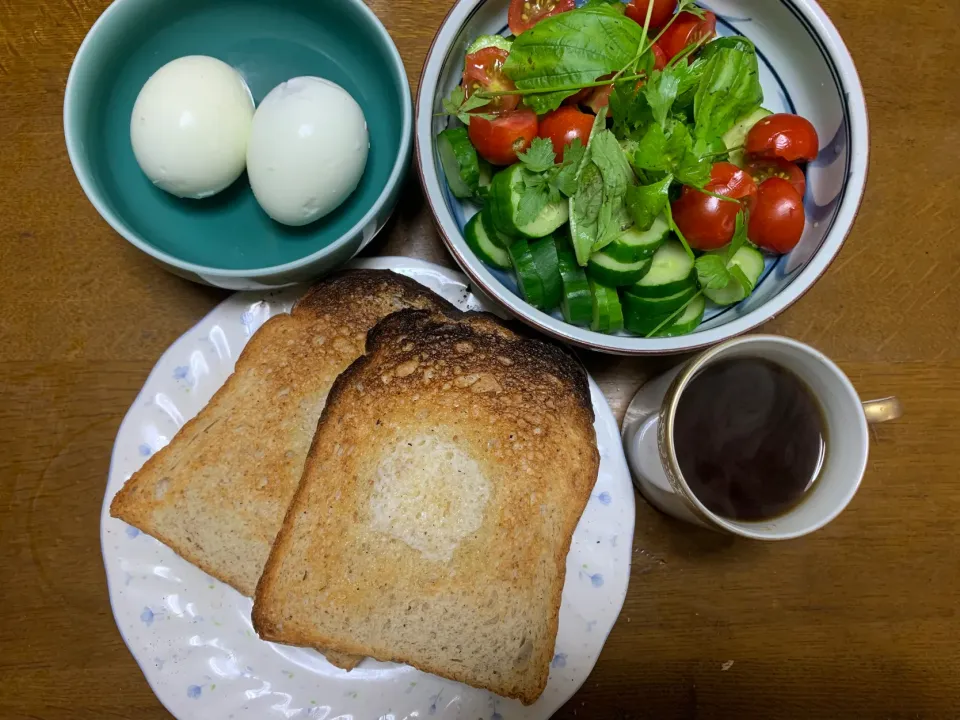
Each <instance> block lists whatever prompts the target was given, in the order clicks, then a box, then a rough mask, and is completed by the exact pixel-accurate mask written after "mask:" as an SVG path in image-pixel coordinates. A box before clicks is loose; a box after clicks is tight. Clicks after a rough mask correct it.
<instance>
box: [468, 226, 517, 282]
mask: <svg viewBox="0 0 960 720" xmlns="http://www.w3.org/2000/svg"><path fill="white" fill-rule="evenodd" d="M481 215H482V213H477V214H476V215H474V216H473V217H472V218H470V220H469V222H467V226H466V227H465V228H464V229H463V237H464V239H465V240H466V241H467V245H469V246H470V249H471V250H473V252H474V254H475V255H476V256H477V257H478V258H480V260H481V261H483V262H484V263H486V264H487V265H492V266H493V267H496V268H500V269H501V270H506V269H508V268H510V267H511V266H512V263H511V262H510V255H509V253H507V251H506V250H504V249H503V248H502V247H498V246H497V245H496V244H494V243H493V242H492V241H491V239H490V236H489V235H487V230H486V228H485V227H484V223H483V220H482V219H481V217H480V216H481Z"/></svg>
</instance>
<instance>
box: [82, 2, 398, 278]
mask: <svg viewBox="0 0 960 720" xmlns="http://www.w3.org/2000/svg"><path fill="white" fill-rule="evenodd" d="M183 55H211V56H213V57H216V58H219V59H221V60H223V61H224V62H226V63H228V64H229V65H232V66H233V67H235V68H236V69H237V70H239V71H240V73H241V74H242V75H243V76H244V77H245V78H246V81H247V83H248V84H249V86H250V89H251V90H252V92H253V95H254V99H255V100H256V101H257V102H258V103H259V102H260V100H262V99H263V97H264V96H265V95H266V94H267V93H268V92H269V91H270V90H271V89H272V88H274V87H275V86H276V85H278V84H279V83H281V82H283V81H284V80H288V79H289V78H292V77H296V76H300V75H316V76H319V77H323V78H326V79H328V80H332V81H333V82H335V83H337V84H339V85H341V86H342V87H344V88H345V89H346V90H347V91H348V92H349V93H350V94H351V95H353V97H354V98H356V100H357V102H359V103H360V105H361V107H362V108H363V112H364V114H365V116H366V119H367V124H368V126H369V132H370V154H369V157H368V160H367V167H366V170H365V172H364V175H363V179H362V180H361V181H360V185H359V187H358V188H357V190H356V191H355V192H354V193H353V194H352V195H351V196H350V197H349V198H348V199H347V201H346V202H345V203H344V204H343V205H342V206H341V207H340V208H339V209H337V210H335V211H334V212H333V213H331V214H330V215H328V216H327V217H325V218H321V219H320V220H318V221H317V222H315V223H313V224H311V225H308V226H306V227H303V228H290V227H286V226H283V225H280V224H278V223H275V222H273V221H272V220H271V219H270V218H269V217H267V215H266V214H265V213H264V212H263V211H262V210H261V209H260V207H259V206H258V205H257V202H256V200H255V199H254V197H253V193H252V191H251V190H250V186H249V183H248V182H247V178H246V175H243V176H241V178H240V179H239V180H237V182H236V183H235V184H234V185H232V186H231V187H229V188H228V189H227V190H225V191H223V192H222V193H220V194H218V195H215V196H214V197H212V198H208V199H206V200H182V199H179V198H176V197H173V196H172V195H168V194H167V193H165V192H163V191H162V190H159V189H157V188H155V187H154V186H153V185H152V183H151V182H150V181H149V180H148V179H147V178H146V176H145V175H144V174H143V173H142V172H141V171H140V168H139V166H138V165H137V162H136V159H135V158H134V155H133V149H132V147H131V145H130V115H131V112H132V110H133V104H134V101H135V100H136V98H137V94H138V93H139V92H140V88H141V87H142V86H143V84H144V83H145V82H146V80H147V78H149V77H150V75H152V74H153V73H154V72H155V71H156V70H157V69H159V68H160V67H161V66H162V65H164V64H166V63H167V62H169V61H170V60H173V59H175V58H178V57H181V56H183ZM64 132H65V135H66V140H67V151H68V153H69V155H70V161H71V163H72V164H73V169H74V172H75V173H76V175H77V178H78V179H79V181H80V185H81V186H82V187H83V190H84V192H85V193H86V194H87V197H88V198H89V199H90V201H91V202H92V203H93V205H94V206H95V207H96V209H97V211H98V212H99V213H100V214H101V215H102V216H103V218H104V219H105V220H106V221H107V222H108V223H110V225H111V226H112V227H113V228H114V229H115V230H116V231H117V232H119V233H120V234H121V235H122V236H123V237H124V238H126V239H127V240H129V241H130V242H131V243H133V244H134V245H136V246H137V247H138V248H140V249H141V250H143V251H144V252H146V253H148V254H149V255H150V256H152V257H153V258H154V259H155V260H157V261H158V262H159V263H160V264H162V265H163V266H165V267H166V268H167V269H168V270H170V271H172V272H174V273H177V274H178V275H182V276H183V277H187V278H189V279H191V280H196V281H199V282H204V283H208V284H211V285H216V286H219V287H226V288H230V289H237V290H240V289H256V288H262V287H269V286H279V285H285V284H289V283H293V282H298V281H302V280H307V279H310V278H313V277H317V276H318V275H321V274H323V273H324V272H326V271H329V270H332V269H333V268H335V267H337V266H338V265H341V264H343V263H344V262H346V261H347V260H349V259H350V258H351V257H352V256H353V255H355V254H356V253H357V252H358V251H359V250H360V248H361V247H363V245H364V244H366V243H367V242H369V241H370V240H371V239H372V238H373V236H374V235H376V233H377V232H378V231H379V230H380V228H382V227H383V225H384V223H385V222H386V221H387V218H388V217H389V216H390V213H391V212H392V211H393V208H394V206H395V205H396V201H397V196H398V194H399V190H400V184H401V181H402V180H403V177H404V175H405V172H406V169H407V166H408V164H409V160H410V149H411V135H412V106H411V100H410V87H409V85H408V83H407V76H406V72H405V71H404V68H403V63H402V62H401V60H400V55H399V53H398V52H397V49H396V47H395V46H394V44H393V41H392V40H391V39H390V36H389V34H388V33H387V31H386V29H384V27H383V25H381V24H380V22H379V20H377V18H376V16H375V15H374V14H373V13H372V12H371V11H370V10H369V9H368V8H367V6H366V5H364V4H363V2H362V1H361V0H115V2H114V3H113V4H112V5H110V7H108V8H107V10H106V11H105V12H104V13H103V15H102V16H101V17H100V18H99V19H98V20H97V22H96V23H95V24H94V26H93V28H92V29H91V30H90V32H89V33H88V35H87V37H86V39H85V40H84V41H83V44H82V45H81V46H80V50H79V51H78V53H77V57H76V59H75V60H74V63H73V68H72V69H71V71H70V77H69V79H68V80H67V90H66V96H65V99H64Z"/></svg>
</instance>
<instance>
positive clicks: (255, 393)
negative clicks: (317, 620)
mask: <svg viewBox="0 0 960 720" xmlns="http://www.w3.org/2000/svg"><path fill="white" fill-rule="evenodd" d="M452 307H453V306H452V305H450V304H449V303H448V302H447V301H446V300H444V299H443V298H441V297H439V296H438V295H436V294H434V293H433V292H431V291H430V290H428V289H427V288H425V287H423V286H422V285H420V284H419V283H417V282H415V281H413V280H411V279H409V278H406V277H403V276H401V275H397V274H395V273H392V272H389V271H385V270H350V271H345V272H341V273H339V274H336V275H333V276H330V277H328V278H326V279H324V280H322V281H321V282H319V283H318V284H316V285H315V286H313V287H312V288H311V289H310V290H309V291H307V293H306V294H305V295H304V296H303V297H302V298H300V300H299V301H298V302H297V303H296V305H295V306H294V308H293V310H292V312H291V313H290V314H284V315H278V316H275V317H272V318H270V319H269V320H268V321H267V322H266V323H264V324H263V326H262V327H261V328H260V329H259V330H258V331H257V332H256V334H254V336H253V337H252V338H250V341H249V342H248V343H247V346H246V347H245V348H244V349H243V352H242V353H241V354H240V357H239V358H238V359H237V363H236V369H235V370H234V372H233V374H232V375H231V376H230V377H229V378H228V379H227V382H226V383H225V384H224V385H223V387H222V388H220V389H219V390H218V391H217V393H216V394H215V395H214V396H213V398H212V399H211V400H210V402H209V403H208V404H207V406H206V407H205V408H203V410H201V411H200V413H199V414H198V415H197V416H196V417H195V418H193V419H192V420H190V421H189V422H187V423H186V424H185V425H184V426H183V427H182V428H181V429H180V431H179V432H178V433H177V434H176V436H175V437H174V438H173V440H172V441H171V442H170V443H169V444H168V445H167V446H166V447H164V448H163V449H162V450H160V451H159V452H157V453H156V454H155V455H153V456H152V457H151V458H150V459H149V460H147V462H146V463H145V464H144V466H143V467H142V468H141V469H140V470H139V471H138V472H136V473H134V475H133V476H132V477H131V478H130V479H129V480H128V481H127V482H126V484H125V485H124V487H123V489H122V490H121V491H120V492H119V493H117V495H116V497H114V499H113V502H112V503H111V505H110V514H111V515H112V516H114V517H117V518H120V519H121V520H123V521H125V522H127V523H129V524H130V525H133V526H134V527H137V528H139V529H140V530H142V531H143V532H145V533H147V534H148V535H152V536H153V537H155V538H157V539H158V540H160V541H161V542H163V543H164V544H166V545H168V546H169V547H170V548H172V549H173V550H174V551H175V552H176V553H177V554H178V555H180V556H181V557H183V558H185V559H186V560H188V561H189V562H191V563H193V564H194V565H196V566H198V567H200V568H201V569H202V570H204V571H205V572H206V573H208V574H209V575H212V576H213V577H215V578H217V579H218V580H222V581H223V582H225V583H227V584H229V585H231V586H233V587H234V588H236V589H237V590H238V591H240V592H241V593H243V594H244V595H247V596H253V593H254V590H255V589H256V586H257V581H258V580H259V579H260V574H261V572H262V570H263V566H264V564H265V563H266V561H267V557H268V555H269V553H270V548H271V546H272V545H273V541H274V539H275V538H276V535H277V532H278V531H279V530H280V526H281V524H282V522H283V518H284V515H285V513H286V510H287V506H288V505H289V504H290V500H291V499H292V498H293V494H294V492H295V491H296V488H297V485H298V483H299V482H300V476H301V474H302V472H303V465H304V461H305V460H306V457H307V452H308V450H309V448H310V442H311V440H312V439H313V435H314V432H315V430H316V427H317V421H318V419H319V418H320V413H321V411H322V410H323V406H324V403H325V402H326V399H327V394H328V392H329V391H330V387H331V385H332V384H333V382H334V380H335V379H336V377H337V376H338V375H339V374H340V373H341V372H343V371H344V370H345V369H346V368H347V367H348V366H349V365H350V364H351V363H352V362H353V361H354V360H356V359H357V358H358V357H359V356H360V355H361V354H362V353H363V349H364V343H365V341H366V334H367V331H368V330H369V329H370V328H372V327H373V326H374V325H375V324H376V323H377V322H378V321H379V320H380V319H382V318H383V317H385V316H387V315H389V314H390V313H393V312H396V311H397V310H401V309H404V308H430V309H436V310H440V309H452ZM319 649H321V651H322V652H325V651H324V650H323V649H322V648H319ZM326 654H327V659H328V660H330V661H331V662H334V664H337V665H340V666H341V667H346V668H347V669H349V668H350V667H352V666H355V665H356V663H357V662H359V659H360V658H355V657H342V656H338V655H337V654H336V653H326Z"/></svg>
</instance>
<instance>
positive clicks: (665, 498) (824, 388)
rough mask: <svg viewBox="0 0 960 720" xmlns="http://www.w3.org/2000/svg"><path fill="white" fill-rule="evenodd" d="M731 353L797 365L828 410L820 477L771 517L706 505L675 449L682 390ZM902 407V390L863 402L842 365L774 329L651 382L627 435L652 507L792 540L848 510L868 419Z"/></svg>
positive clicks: (629, 418)
mask: <svg viewBox="0 0 960 720" xmlns="http://www.w3.org/2000/svg"><path fill="white" fill-rule="evenodd" d="M733 358H759V359H764V360H768V361H770V362H773V363H775V364H777V365H780V366H781V367H783V368H786V369H787V370H790V371H792V372H793V373H794V374H795V375H797V376H798V377H799V378H800V379H801V380H803V381H804V382H805V383H806V385H807V386H808V387H809V389H810V391H811V392H812V393H813V395H814V396H815V397H816V398H817V401H818V402H819V404H820V407H821V408H822V410H823V416H824V422H825V424H826V427H825V431H826V432H825V435H826V445H827V451H826V457H825V459H824V462H823V466H822V467H821V470H820V474H819V475H818V477H817V482H816V484H815V485H814V486H813V488H812V489H811V491H810V492H808V493H807V495H806V496H805V497H804V498H803V500H802V501H801V502H800V504H799V505H797V506H796V507H795V508H793V509H792V510H790V511H789V512H787V513H786V514H784V515H780V516H778V517H776V518H772V519H770V520H764V521H758V522H742V521H737V520H731V519H728V518H724V517H721V516H719V515H717V514H716V513H713V512H711V511H710V510H708V509H707V508H706V507H705V506H704V505H703V503H701V502H700V501H699V500H698V499H697V497H696V496H695V495H694V494H693V492H692V491H691V490H690V487H689V486H688V485H687V483H686V481H685V480H684V478H683V473H682V472H681V471H680V466H679V463H678V462H677V456H676V452H675V450H674V442H673V423H674V418H675V415H676V412H677V406H678V404H679V400H680V397H681V396H682V395H683V392H684V390H685V389H686V388H687V387H688V386H689V384H690V382H691V381H692V380H693V378H694V377H696V376H697V374H698V373H699V372H701V371H702V370H703V369H704V368H706V367H707V366H709V365H711V364H713V363H716V362H718V361H720V360H730V359H733ZM901 415H902V407H901V405H900V402H899V401H898V400H897V398H886V399H884V400H871V401H869V402H861V401H860V398H859V397H858V396H857V392H856V390H854V388H853V385H852V384H851V382H850V380H849V379H848V378H847V376H846V375H844V374H843V371H842V370H840V368H838V367H837V366H836V365H835V364H834V363H833V362H832V361H831V360H829V359H828V358H827V357H826V356H824V355H823V354H822V353H820V352H818V351H817V350H815V349H813V348H812V347H810V346H808V345H804V344H803V343H800V342H797V341H796V340H790V339H788V338H783V337H777V336H773V335H749V336H746V337H741V338H735V339H733V340H729V341H727V342H725V343H722V344H720V345H717V346H715V347H713V348H711V349H710V350H707V351H706V352H704V353H701V354H700V355H698V356H696V357H695V358H693V359H692V360H690V361H689V362H687V363H686V364H684V365H681V366H679V367H676V368H674V369H672V370H670V371H669V372H667V373H665V374H664V375H661V376H660V377H658V378H656V379H655V380H652V381H651V382H649V383H647V384H646V385H645V386H644V387H642V388H641V389H640V391H639V392H638V393H637V395H636V397H634V399H633V401H632V402H631V403H630V407H629V409H628V410H627V414H626V417H625V418H624V421H623V432H622V435H623V443H624V449H625V450H626V454H627V460H628V461H629V463H630V468H631V470H632V471H633V477H634V481H635V482H636V484H637V487H638V489H639V490H640V492H641V493H642V494H643V496H644V497H645V498H646V499H647V501H648V502H650V504H652V505H653V506H654V507H656V508H658V509H660V510H662V511H663V512H665V513H667V514H669V515H673V516H674V517H676V518H679V519H681V520H686V521H687V522H692V523H696V524H698V525H702V526H704V527H708V528H711V529H713V530H718V531H721V532H727V533H732V534H734V535H741V536H743V537H748V538H753V539H757V540H788V539H791V538H796V537H800V536H802V535H807V534H809V533H812V532H814V531H816V530H819V529H820V528H822V527H823V526H824V525H826V524H827V523H829V522H830V521H831V520H833V519H834V518H835V517H837V515H839V514H840V513H841V512H843V510H844V508H846V507H847V505H848V504H849V503H850V501H851V500H852V499H853V496H854V495H855V494H856V492H857V489H858V488H859V487H860V480H861V479H862V478H863V473H864V470H865V469H866V466H867V456H868V453H869V449H870V435H869V433H868V431H867V424H868V423H875V422H886V421H888V420H894V419H896V418H898V417H900V416H901Z"/></svg>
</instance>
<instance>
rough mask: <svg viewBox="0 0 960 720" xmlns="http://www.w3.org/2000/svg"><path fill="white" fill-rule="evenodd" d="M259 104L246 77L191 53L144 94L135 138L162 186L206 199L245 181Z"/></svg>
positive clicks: (143, 165) (136, 109)
mask: <svg viewBox="0 0 960 720" xmlns="http://www.w3.org/2000/svg"><path fill="white" fill-rule="evenodd" d="M253 114H254V102H253V96H252V95H251V94H250V89H249V88H248V87H247V84H246V82H245V81H244V79H243V76H241V75H240V73H239V72H237V71H236V70H235V69H233V68H232V67H230V66H229V65H227V64H226V63H225V62H223V61H222V60H218V59H216V58H212V57H207V56H205V55H190V56H187V57H182V58H178V59H176V60H173V61H171V62H169V63H167V64H166V65H164V66H163V67H162V68H160V69H159V70H157V71H156V72H155V73H154V74H153V75H152V76H150V79H149V80H147V82H146V84H145V85H144V86H143V88H142V89H141V90H140V94H139V95H138V96H137V101H136V103H135V104H134V106H133V115H132V117H131V119H130V141H131V144H132V145H133V154H134V155H135V156H136V158H137V163H138V164H139V165H140V169H141V170H143V172H144V174H146V176H147V177H148V178H149V179H150V181H151V182H152V183H153V184H154V185H156V186H157V187H159V188H161V189H163V190H166V191H167V192H168V193H171V194H173V195H176V196H177V197H182V198H205V197H209V196H210V195H214V194H216V193H218V192H220V191H221V190H223V189H224V188H226V187H228V186H229V185H231V184H232V183H233V181H234V180H236V179H237V178H238V177H240V174H241V173H242V172H243V169H244V167H245V166H246V161H247V141H248V140H249V138H250V127H251V124H252V122H253Z"/></svg>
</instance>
